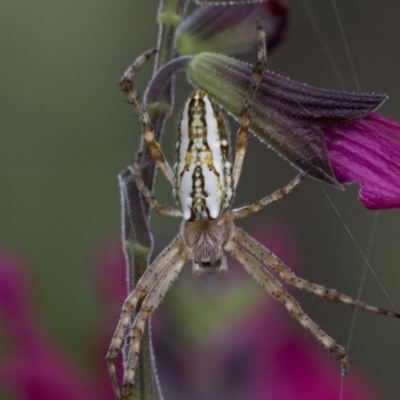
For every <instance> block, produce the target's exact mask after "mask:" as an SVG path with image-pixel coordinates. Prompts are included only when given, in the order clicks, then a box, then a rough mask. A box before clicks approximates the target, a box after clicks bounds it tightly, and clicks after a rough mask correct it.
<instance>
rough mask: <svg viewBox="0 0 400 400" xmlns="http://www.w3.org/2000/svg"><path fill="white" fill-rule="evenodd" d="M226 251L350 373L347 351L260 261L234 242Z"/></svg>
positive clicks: (228, 244) (232, 241)
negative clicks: (308, 313) (310, 315)
mask: <svg viewBox="0 0 400 400" xmlns="http://www.w3.org/2000/svg"><path fill="white" fill-rule="evenodd" d="M225 250H226V251H227V252H228V253H229V254H230V255H231V256H232V257H234V258H236V259H237V260H238V261H239V262H240V263H241V264H242V265H243V266H244V268H245V269H246V271H247V272H248V273H249V274H250V275H251V276H252V277H253V278H254V279H255V280H256V281H257V282H258V283H259V284H260V285H261V286H262V287H264V288H265V289H266V290H267V291H268V293H269V294H270V295H271V296H272V297H273V298H274V299H275V300H278V301H279V302H281V303H282V304H283V305H284V306H285V307H286V309H287V310H288V311H289V313H290V315H291V316H292V317H293V318H294V319H296V320H297V321H298V322H299V323H300V325H302V326H303V327H304V328H305V329H306V330H308V331H309V332H311V334H312V335H313V336H314V337H315V338H316V339H317V340H318V341H319V342H320V343H321V344H322V345H324V346H325V347H326V348H327V349H328V350H330V351H331V352H332V353H334V354H335V356H336V357H337V358H338V360H339V362H340V364H341V366H342V374H343V375H346V374H347V373H348V369H349V366H348V359H347V353H346V350H345V349H344V348H343V347H342V346H340V345H339V344H338V343H336V342H335V340H334V339H332V338H331V337H330V336H329V335H328V334H327V333H326V332H324V331H323V330H322V329H321V328H320V327H319V326H318V325H317V324H316V323H315V322H314V321H313V320H312V319H311V318H310V317H309V316H308V315H307V314H305V313H304V311H303V310H302V309H301V306H300V304H299V303H298V302H297V301H296V300H295V299H294V298H293V297H292V296H291V295H290V294H289V293H288V292H287V291H286V289H285V288H284V287H283V286H282V284H281V283H280V282H279V281H278V280H277V279H276V278H275V277H274V276H273V275H272V274H271V273H270V272H269V271H267V270H266V269H265V268H264V267H263V265H262V264H260V262H259V261H258V260H256V259H255V258H254V257H253V256H252V255H250V254H249V253H247V252H246V250H244V249H242V248H241V247H240V245H239V244H237V243H235V241H234V240H230V241H229V242H228V243H227V244H226V245H225Z"/></svg>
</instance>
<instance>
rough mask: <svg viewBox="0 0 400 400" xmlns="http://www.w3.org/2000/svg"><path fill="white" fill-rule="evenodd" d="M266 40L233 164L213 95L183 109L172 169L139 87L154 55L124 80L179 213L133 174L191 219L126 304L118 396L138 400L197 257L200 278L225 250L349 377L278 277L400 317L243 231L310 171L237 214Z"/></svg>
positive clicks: (200, 94)
mask: <svg viewBox="0 0 400 400" xmlns="http://www.w3.org/2000/svg"><path fill="white" fill-rule="evenodd" d="M258 38H259V49H258V60H257V63H256V65H255V68H254V72H253V73H252V75H251V76H250V77H249V82H250V84H249V89H248V92H247V93H246V94H245V96H244V98H243V106H242V110H241V113H240V127H239V130H238V133H237V139H236V152H235V161H234V163H233V166H232V164H231V161H230V158H229V154H230V151H229V140H228V134H227V130H226V126H225V122H224V118H223V117H222V115H221V113H220V112H219V110H218V108H217V107H216V106H215V105H214V104H213V102H212V101H211V100H210V99H209V97H208V95H207V94H206V93H205V92H204V91H203V90H200V89H197V90H195V91H194V92H193V93H192V94H191V95H190V96H189V98H188V100H187V102H186V104H185V107H184V109H183V113H182V118H181V122H180V128H179V137H178V141H177V153H178V154H177V162H176V165H175V168H174V170H172V169H171V167H170V166H169V165H168V163H167V161H166V159H165V157H164V154H163V152H162V149H161V146H160V144H159V143H158V142H157V141H156V140H155V138H154V132H153V128H152V125H151V121H150V119H149V117H148V115H147V113H146V111H145V109H144V107H143V105H142V104H141V103H140V101H139V99H138V96H137V93H136V91H135V89H134V88H133V85H132V78H133V75H134V73H135V71H137V70H138V69H139V67H140V66H141V65H142V64H143V63H144V62H145V61H146V60H147V59H148V58H149V57H150V56H151V55H152V54H153V53H154V52H153V51H149V52H146V53H144V54H143V55H142V56H140V57H139V58H138V59H137V60H136V61H135V62H134V63H133V64H132V65H131V67H130V68H129V69H128V70H127V71H126V72H125V74H124V75H123V76H122V79H121V88H122V89H123V90H124V91H125V92H126V95H127V98H128V100H129V102H130V103H131V104H132V106H133V108H134V110H135V112H136V113H137V115H138V116H139V118H140V120H141V123H142V127H143V135H144V138H145V140H146V143H147V145H148V148H149V150H150V152H151V154H152V156H153V158H154V160H155V162H156V163H157V165H158V166H159V167H160V169H161V170H162V172H163V174H164V175H165V177H166V179H167V180H168V181H169V182H170V183H171V185H172V186H173V188H174V193H175V198H176V200H177V203H178V206H179V209H177V208H171V207H167V206H163V205H160V204H158V203H157V201H156V200H154V198H153V197H152V194H151V193H150V192H149V190H148V189H147V188H146V186H145V185H144V183H143V182H142V180H141V178H140V176H139V168H138V167H137V165H135V166H134V168H133V169H132V170H131V173H132V174H131V176H132V177H133V179H134V181H135V183H136V185H137V187H138V189H139V190H140V192H141V193H142V195H143V197H144V199H145V200H146V201H147V202H148V204H149V205H150V206H151V207H152V208H153V209H154V210H155V211H157V212H158V213H160V214H163V215H167V216H171V217H180V218H183V221H182V225H181V229H180V232H179V233H178V235H177V236H176V237H175V239H174V240H173V241H172V243H171V244H170V245H169V246H168V247H167V248H165V249H164V250H163V251H162V252H161V253H160V254H159V255H158V257H157V258H156V259H155V260H154V261H153V262H152V263H151V265H149V267H148V268H147V269H146V271H145V272H144V274H143V275H142V277H141V278H140V280H139V281H138V283H137V286H136V287H135V289H134V290H133V291H132V292H131V293H130V295H129V296H128V298H127V299H126V301H125V304H124V306H123V309H122V314H121V317H120V320H119V323H118V326H117V328H116V330H115V333H114V336H113V338H112V341H111V344H110V349H109V351H108V354H107V363H108V368H109V371H110V375H111V379H112V383H113V387H114V390H115V394H116V396H117V398H118V399H121V398H122V399H124V400H128V399H130V397H131V394H132V390H133V383H134V379H135V374H136V367H137V362H138V357H139V349H140V342H141V337H142V335H143V331H144V329H145V326H146V321H147V320H148V319H149V318H150V316H151V314H152V313H153V312H154V310H155V309H156V308H157V306H158V305H159V304H160V302H161V300H162V298H163V297H164V295H165V294H166V292H167V291H168V289H169V287H170V286H171V284H172V283H173V281H174V280H175V279H176V277H177V276H178V274H179V272H180V271H181V269H182V267H183V265H184V264H185V263H186V261H187V260H189V259H192V261H193V272H194V273H195V274H196V275H201V274H203V273H205V272H211V271H214V272H219V273H226V271H227V261H226V256H225V253H228V254H229V255H230V256H232V257H233V258H235V259H237V260H238V261H239V262H240V263H241V264H242V265H243V267H244V268H245V269H246V271H247V272H248V273H249V274H250V275H251V276H252V277H253V278H254V279H255V280H256V281H257V282H258V283H259V284H260V286H262V287H263V288H264V289H266V290H267V291H268V293H269V294H270V295H271V296H272V297H273V298H274V299H276V300H278V301H279V302H281V303H282V304H283V306H284V307H285V308H286V309H287V311H288V312H289V313H290V315H291V316H292V317H293V318H295V319H296V320H297V321H298V322H299V323H300V324H301V325H302V326H303V327H304V328H305V329H306V330H308V331H309V332H310V333H311V334H312V335H313V336H314V337H315V338H316V339H317V340H318V341H319V342H320V343H321V344H322V345H323V346H324V347H326V348H327V349H329V350H330V351H331V352H333V353H334V354H335V356H336V357H337V358H338V360H339V362H340V363H341V365H342V371H343V373H347V370H348V360H347V353H346V351H345V349H344V348H343V347H341V346H340V345H339V344H337V343H336V342H335V340H334V339H332V338H331V337H330V336H329V335H328V334H327V333H325V332H324V331H323V330H322V329H321V328H320V327H319V326H318V325H317V324H316V323H315V322H314V321H312V320H311V319H310V318H309V317H308V316H307V315H306V314H305V313H304V312H303V310H302V309H301V306H300V304H299V303H298V302H297V301H296V300H295V299H294V298H293V297H292V296H291V295H290V294H289V293H288V292H287V291H286V289H285V288H284V286H283V285H282V284H281V282H280V281H279V280H278V279H277V277H279V278H281V279H282V280H283V281H284V282H285V283H286V284H288V285H292V286H295V287H296V288H297V289H301V290H306V291H308V292H310V293H313V294H315V295H317V296H320V297H324V298H327V299H329V300H333V301H337V302H341V303H345V304H350V305H353V306H356V307H360V308H363V309H366V310H370V311H373V312H376V313H379V314H384V315H389V316H393V317H397V318H400V314H398V313H396V312H393V311H388V310H385V309H383V308H379V307H375V306H372V305H370V304H367V303H363V302H361V301H359V300H355V299H353V298H351V297H350V296H347V295H345V294H343V293H340V292H338V291H337V290H335V289H329V288H326V287H324V286H322V285H317V284H315V283H310V282H308V281H306V280H304V279H302V278H299V277H297V276H296V275H295V274H294V273H293V272H292V271H291V270H290V269H289V268H288V267H287V266H286V265H285V264H283V263H282V261H281V260H279V258H278V257H276V256H275V255H274V254H272V253H271V252H270V251H269V250H268V249H266V248H265V247H264V246H263V245H262V244H260V243H258V242H257V241H256V240H255V239H253V238H252V237H251V236H250V235H248V234H247V233H246V232H244V231H243V230H242V229H240V228H238V227H236V226H235V224H234V220H235V219H237V218H242V217H245V216H247V215H250V214H253V213H255V212H257V211H259V210H261V209H262V208H263V207H265V206H267V205H268V204H271V203H272V202H275V201H277V200H280V199H282V198H283V197H284V196H286V195H287V194H288V193H290V192H291V191H292V190H293V188H295V187H296V186H297V185H298V184H299V183H300V181H301V179H302V178H303V177H304V176H305V174H304V173H302V174H300V175H299V176H298V177H297V178H295V179H294V180H293V181H292V182H291V183H289V184H288V185H287V186H286V187H284V188H283V189H281V190H278V191H276V192H275V193H273V194H272V195H270V196H267V197H265V198H263V199H261V200H259V201H257V202H255V203H253V204H251V205H249V206H244V207H241V208H237V209H231V206H232V201H233V198H234V193H235V189H236V187H237V184H238V180H239V176H240V172H241V169H242V164H243V159H244V155H245V152H246V148H247V142H248V137H249V125H250V107H251V103H252V101H253V98H254V94H255V92H256V90H257V88H258V86H259V84H260V81H261V79H262V74H263V70H264V68H265V63H266V62H265V59H266V53H265V35H264V32H263V31H262V30H261V29H258ZM125 339H126V343H127V346H128V349H129V351H128V355H127V357H126V359H125V365H124V377H123V384H122V392H121V390H120V386H119V383H118V379H117V373H116V360H117V357H118V354H119V353H120V351H121V349H122V346H123V344H124V342H125Z"/></svg>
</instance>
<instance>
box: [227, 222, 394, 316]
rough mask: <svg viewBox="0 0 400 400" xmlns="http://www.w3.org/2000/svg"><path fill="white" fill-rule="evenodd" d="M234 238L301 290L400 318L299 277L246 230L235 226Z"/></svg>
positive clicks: (270, 268) (388, 311)
mask: <svg viewBox="0 0 400 400" xmlns="http://www.w3.org/2000/svg"><path fill="white" fill-rule="evenodd" d="M233 238H234V240H236V241H237V242H239V243H240V245H241V246H242V247H243V248H245V249H246V250H247V251H248V252H249V253H250V254H251V255H252V256H254V257H256V258H257V259H258V260H260V261H261V263H262V264H263V265H264V266H265V267H266V268H268V269H269V270H271V271H272V272H274V273H276V274H277V275H279V276H280V277H281V278H282V279H283V280H284V281H285V282H286V283H287V284H289V285H292V286H294V287H296V288H297V289H300V290H305V291H307V292H309V293H312V294H314V295H316V296H319V297H324V298H326V299H329V300H332V301H335V302H340V303H344V304H349V305H352V306H355V307H359V308H362V309H364V310H368V311H372V312H374V313H377V314H383V315H388V316H390V317H395V318H400V314H399V313H397V312H394V311H390V310H386V309H385V308H381V307H376V306H373V305H371V304H368V303H364V302H363V301H360V300H356V299H353V298H352V297H350V296H348V295H346V294H344V293H341V292H339V291H337V290H336V289H330V288H327V287H325V286H322V285H318V284H315V283H311V282H308V281H307V280H305V279H302V278H299V277H297V276H296V275H295V274H294V273H293V271H291V269H290V268H288V267H287V266H286V265H285V264H284V263H283V262H282V261H281V260H280V259H279V258H278V257H276V256H275V255H274V254H273V253H271V252H270V251H269V250H268V249H267V248H265V247H264V246H263V245H262V244H261V243H259V242H258V241H257V240H255V239H254V238H252V237H251V236H250V235H248V234H247V233H246V232H244V231H243V230H242V229H240V228H235V231H234V233H233Z"/></svg>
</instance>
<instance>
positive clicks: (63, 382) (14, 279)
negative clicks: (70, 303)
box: [0, 254, 113, 400]
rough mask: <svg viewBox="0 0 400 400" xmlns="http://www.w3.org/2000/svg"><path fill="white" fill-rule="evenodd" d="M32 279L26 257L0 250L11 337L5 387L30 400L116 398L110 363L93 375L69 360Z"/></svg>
mask: <svg viewBox="0 0 400 400" xmlns="http://www.w3.org/2000/svg"><path fill="white" fill-rule="evenodd" d="M28 282H29V279H28V276H27V272H26V270H24V268H23V267H22V266H21V262H20V261H19V260H17V259H16V258H15V257H11V256H7V255H4V254H0V315H1V321H2V329H3V330H4V331H5V334H6V338H7V351H6V354H5V355H4V354H3V355H2V357H1V360H0V385H1V388H2V389H3V390H5V391H7V392H9V393H10V394H12V395H13V396H14V397H15V398H18V399H24V400H53V399H55V398H57V399H60V400H80V399H82V400H84V399H98V400H112V399H113V394H112V392H111V388H110V385H109V384H108V379H106V374H105V373H106V368H105V365H103V364H104V363H103V364H102V365H101V366H100V365H99V366H97V367H96V368H95V370H96V372H98V371H101V370H104V374H101V373H99V374H98V376H97V377H93V378H92V379H91V378H90V377H88V376H86V375H85V372H84V371H83V370H82V369H81V368H80V367H79V366H78V365H75V364H74V363H73V362H72V360H70V359H69V357H68V355H67V354H66V353H65V351H63V350H62V349H61V348H59V346H58V345H57V343H55V342H54V340H53V339H52V338H51V337H50V335H49V334H48V333H47V332H46V328H45V326H43V324H42V323H41V321H40V317H39V315H38V312H37V310H36V309H35V308H34V306H33V304H32V300H33V298H32V290H31V287H30V285H29V284H28ZM99 350H100V349H99ZM102 358H103V357H102ZM14 397H13V398H14Z"/></svg>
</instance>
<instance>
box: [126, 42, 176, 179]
mask: <svg viewBox="0 0 400 400" xmlns="http://www.w3.org/2000/svg"><path fill="white" fill-rule="evenodd" d="M155 53H156V50H154V49H152V50H148V51H146V52H145V53H143V54H142V55H140V56H139V57H138V58H137V59H136V60H135V61H134V62H133V63H132V64H131V65H130V66H129V68H128V69H127V70H126V71H125V73H124V74H123V75H122V77H121V79H120V82H119V86H120V88H121V90H122V91H123V92H125V94H126V97H127V99H128V102H129V103H130V104H131V105H132V107H133V109H134V111H135V113H136V114H137V116H138V117H139V120H140V122H141V124H142V131H143V137H144V139H145V140H146V143H147V146H148V148H149V151H150V153H151V156H152V157H153V160H154V161H155V162H156V163H157V165H158V167H159V168H160V169H161V171H162V172H163V174H164V175H165V177H166V178H167V180H168V182H170V184H171V185H173V181H174V179H173V178H174V174H173V171H172V169H171V167H170V166H169V164H168V162H167V160H166V158H165V156H164V153H163V151H162V149H161V146H160V144H159V143H158V142H157V140H156V139H155V135H154V129H153V125H152V123H151V120H150V117H149V115H148V114H147V112H146V110H145V107H144V105H143V104H142V103H141V102H140V100H139V96H138V93H137V91H136V89H135V88H134V86H133V83H132V79H133V77H134V76H135V74H136V72H137V71H138V70H139V68H140V67H141V66H142V65H143V64H144V63H145V62H146V61H147V60H148V59H149V58H150V57H151V56H153V55H154V54H155Z"/></svg>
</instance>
